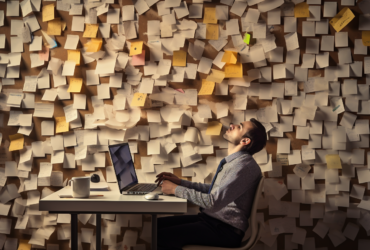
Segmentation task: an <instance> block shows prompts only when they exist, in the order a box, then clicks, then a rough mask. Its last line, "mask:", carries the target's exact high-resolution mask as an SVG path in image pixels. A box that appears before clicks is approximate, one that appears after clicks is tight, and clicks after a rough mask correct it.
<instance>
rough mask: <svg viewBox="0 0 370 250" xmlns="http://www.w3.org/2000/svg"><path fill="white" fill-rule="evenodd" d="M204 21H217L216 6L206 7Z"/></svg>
mask: <svg viewBox="0 0 370 250" xmlns="http://www.w3.org/2000/svg"><path fill="white" fill-rule="evenodd" d="M203 23H217V17H216V8H214V7H205V8H204V18H203Z"/></svg>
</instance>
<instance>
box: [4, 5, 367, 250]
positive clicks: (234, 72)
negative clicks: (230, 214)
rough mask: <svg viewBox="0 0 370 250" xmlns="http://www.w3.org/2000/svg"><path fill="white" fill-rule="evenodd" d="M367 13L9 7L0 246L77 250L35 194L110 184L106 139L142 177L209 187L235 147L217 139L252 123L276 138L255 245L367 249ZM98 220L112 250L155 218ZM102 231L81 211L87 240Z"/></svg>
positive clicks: (349, 8)
mask: <svg viewBox="0 0 370 250" xmlns="http://www.w3.org/2000/svg"><path fill="white" fill-rule="evenodd" d="M369 10H370V1H369V0H362V1H354V0H340V1H339V0H338V1H325V0H296V1H294V0H293V1H286V2H284V1H283V0H274V1H271V0H264V1H254V0H245V1H233V0H231V1H230V0H221V1H205V0H204V1H201V0H200V1H198V0H197V1H196V0H192V1H190V0H186V1H184V0H182V1H172V0H165V1H158V0H135V1H131V0H109V1H81V0H73V1H59V0H58V1H44V0H38V1H37V0H23V1H0V80H1V81H0V111H1V112H0V142H1V146H0V249H2V248H3V246H4V249H17V248H18V245H19V247H21V248H27V249H29V248H30V247H31V246H32V247H33V248H41V249H60V250H63V249H68V248H69V246H68V245H69V241H70V233H69V223H70V218H69V217H68V216H65V215H62V214H58V215H54V214H48V213H45V212H42V213H41V212H39V211H38V202H39V199H40V198H43V197H45V196H47V195H49V194H51V193H53V192H55V191H57V190H59V189H60V188H62V187H63V186H65V185H66V183H67V181H68V180H69V179H70V178H71V177H73V176H84V175H90V174H92V173H97V174H99V175H100V176H101V177H102V178H101V179H102V180H103V181H107V182H115V181H116V180H115V177H114V175H113V176H112V174H111V173H113V167H112V162H111V160H110V157H109V154H108V153H107V150H108V145H112V144H117V143H122V142H128V143H129V146H130V150H131V152H132V157H133V159H134V164H135V168H136V171H137V173H138V176H139V180H140V182H148V183H154V181H155V178H153V176H155V175H156V174H158V173H161V172H172V173H174V174H175V175H177V176H178V177H180V178H182V179H184V180H189V181H193V182H200V183H208V184H210V183H211V182H212V179H213V177H214V175H215V172H216V169H217V166H218V163H219V162H220V161H221V160H222V159H223V158H224V157H225V156H227V154H228V151H227V148H228V143H227V141H226V140H224V139H223V136H222V135H223V134H224V133H225V131H226V130H227V128H228V127H229V124H230V123H235V124H239V123H240V122H243V121H245V120H249V119H250V118H256V119H257V120H259V121H260V122H261V123H262V124H263V125H264V126H265V128H266V131H267V134H268V142H267V145H266V148H265V149H263V150H262V151H260V152H259V153H257V154H255V155H254V156H253V157H254V159H255V160H256V162H257V163H258V165H259V166H260V167H261V171H262V173H263V175H264V176H265V177H266V182H265V186H264V192H263V194H262V196H261V202H260V204H259V210H258V218H259V221H260V222H261V228H262V233H261V235H262V237H261V238H260V239H259V241H258V243H257V246H256V249H262V248H263V249H315V248H318V249H321V248H322V249H334V248H335V249H351V248H353V249H361V250H362V249H368V248H369V247H370V242H369V240H368V238H369V235H370V228H369V218H370V191H369V189H370V167H369V166H370V164H369V159H368V157H369V155H370V153H369V150H368V148H369V134H370V130H369V115H370V109H369V107H370V105H369V85H370V57H369V56H368V46H370V33H369V32H370V21H369V18H368V14H370V11H369ZM189 156H191V157H189ZM193 156H194V157H193ZM174 159H176V160H174ZM189 159H194V160H189ZM142 164H143V165H144V167H143V166H142ZM147 166H150V167H149V168H147ZM13 190H16V192H13ZM198 209H199V207H198V206H196V205H195V204H193V203H191V202H188V211H189V212H188V214H197V213H198V212H199V210H198ZM162 216H171V215H162ZM102 220H103V223H102V225H103V233H102V235H103V245H104V247H103V249H108V248H115V246H118V245H119V244H120V243H121V242H122V241H123V239H124V236H125V235H126V233H127V235H131V236H133V237H134V238H135V241H134V242H135V244H134V245H132V246H131V247H132V249H150V238H148V237H150V235H148V232H150V230H149V227H150V217H147V216H142V215H128V216H122V215H112V214H110V215H103V216H102ZM95 224H96V222H95V217H94V215H81V216H79V232H80V234H81V237H79V239H82V240H81V243H80V244H81V247H82V249H90V247H92V248H93V247H94V246H92V245H90V244H91V242H95V241H94V237H95V232H94V228H95ZM117 225H118V227H119V228H120V230H117V231H116V234H107V233H104V232H112V230H111V227H114V226H117ZM41 235H42V236H41Z"/></svg>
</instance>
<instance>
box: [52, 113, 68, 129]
mask: <svg viewBox="0 0 370 250" xmlns="http://www.w3.org/2000/svg"><path fill="white" fill-rule="evenodd" d="M55 124H56V125H55V126H56V128H55V133H63V132H68V131H69V122H66V118H65V116H61V117H55Z"/></svg>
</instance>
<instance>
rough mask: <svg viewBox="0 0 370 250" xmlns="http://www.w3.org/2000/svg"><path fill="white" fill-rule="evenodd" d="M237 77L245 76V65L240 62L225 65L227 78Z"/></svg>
mask: <svg viewBox="0 0 370 250" xmlns="http://www.w3.org/2000/svg"><path fill="white" fill-rule="evenodd" d="M235 77H243V65H242V64H241V63H240V62H238V63H236V64H226V65H225V78H235Z"/></svg>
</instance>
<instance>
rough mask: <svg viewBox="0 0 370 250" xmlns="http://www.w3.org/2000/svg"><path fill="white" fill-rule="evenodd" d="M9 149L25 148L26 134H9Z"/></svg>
mask: <svg viewBox="0 0 370 250" xmlns="http://www.w3.org/2000/svg"><path fill="white" fill-rule="evenodd" d="M9 140H10V146H9V151H15V150H21V149H22V148H23V143H24V136H23V135H22V134H15V135H9Z"/></svg>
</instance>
